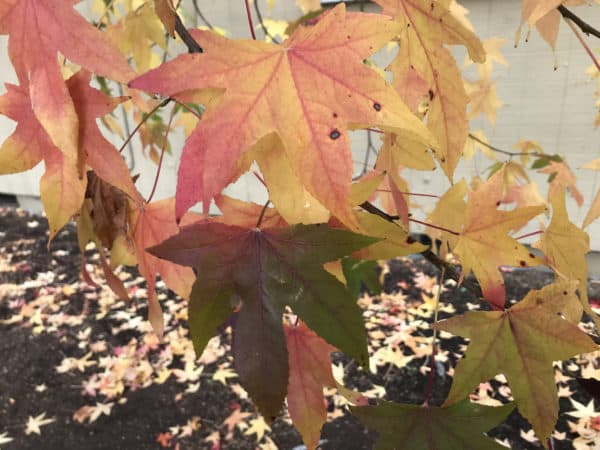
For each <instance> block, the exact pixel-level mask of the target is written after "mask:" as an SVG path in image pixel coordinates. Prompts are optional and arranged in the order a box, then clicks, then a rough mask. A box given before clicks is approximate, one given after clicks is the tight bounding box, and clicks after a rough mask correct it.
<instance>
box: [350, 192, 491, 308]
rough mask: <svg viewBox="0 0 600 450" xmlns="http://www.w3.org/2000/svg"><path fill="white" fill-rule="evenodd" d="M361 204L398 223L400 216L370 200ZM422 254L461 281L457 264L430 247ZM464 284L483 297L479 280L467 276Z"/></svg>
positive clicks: (476, 294)
mask: <svg viewBox="0 0 600 450" xmlns="http://www.w3.org/2000/svg"><path fill="white" fill-rule="evenodd" d="M359 206H360V207H361V208H362V209H364V210H365V211H367V212H368V213H370V214H374V215H376V216H379V217H381V218H382V219H385V220H387V221H388V222H392V223H396V220H398V216H390V215H389V214H388V213H386V212H385V211H382V210H381V209H379V208H378V207H377V206H375V205H374V204H372V203H370V202H363V203H361V204H360V205H359ZM421 255H423V257H424V258H425V259H426V260H428V261H429V262H430V263H431V264H433V265H434V266H436V267H437V268H438V269H439V270H440V271H442V270H443V271H444V272H445V273H446V276H447V277H448V278H451V279H453V280H454V281H456V282H457V283H459V282H461V272H460V271H459V270H457V269H456V266H455V265H454V264H451V263H449V262H446V261H444V260H443V259H441V258H440V257H439V256H437V255H436V254H435V253H433V252H432V251H431V249H430V248H429V249H427V250H425V251H424V252H421ZM462 286H463V287H464V288H466V289H467V290H468V291H470V292H471V293H472V294H473V295H475V296H476V297H477V298H483V293H482V292H481V287H480V286H479V284H478V283H477V282H472V281H470V280H467V279H466V278H462Z"/></svg>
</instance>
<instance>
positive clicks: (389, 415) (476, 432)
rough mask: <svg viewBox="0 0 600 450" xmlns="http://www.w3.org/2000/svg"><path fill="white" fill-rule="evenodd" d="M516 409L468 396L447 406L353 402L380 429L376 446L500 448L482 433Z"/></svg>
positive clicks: (383, 448) (354, 410)
mask: <svg viewBox="0 0 600 450" xmlns="http://www.w3.org/2000/svg"><path fill="white" fill-rule="evenodd" d="M513 409H514V405H513V404H512V403H509V404H507V405H503V406H500V407H491V406H484V405H478V404H475V403H471V402H470V401H469V400H468V399H467V400H463V401H461V402H459V403H456V404H454V405H452V406H448V407H443V408H439V407H435V406H419V405H408V404H401V403H392V402H382V403H381V404H379V405H377V406H351V407H350V410H351V411H352V414H354V415H355V416H356V417H358V419H359V420H360V421H361V422H362V423H364V424H365V425H366V426H367V427H369V428H372V429H374V430H376V431H377V432H379V439H378V440H377V443H376V445H375V450H392V449H394V450H396V449H397V450H400V449H406V450H438V449H444V450H501V449H503V448H505V447H503V446H502V445H500V444H497V443H496V442H494V441H493V440H492V439H490V438H488V437H487V436H485V435H484V434H483V433H485V432H486V431H489V430H490V429H492V428H494V427H495V426H497V425H499V424H500V422H502V421H503V420H504V419H505V418H506V416H508V415H509V414H510V412H511V411H512V410H513Z"/></svg>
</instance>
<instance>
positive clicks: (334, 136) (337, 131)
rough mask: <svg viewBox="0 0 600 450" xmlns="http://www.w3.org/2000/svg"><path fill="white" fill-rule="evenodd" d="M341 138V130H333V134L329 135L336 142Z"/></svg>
mask: <svg viewBox="0 0 600 450" xmlns="http://www.w3.org/2000/svg"><path fill="white" fill-rule="evenodd" d="M340 136H341V133H340V132H339V130H337V129H335V130H332V131H331V133H329V137H330V138H331V139H333V140H334V141H335V140H336V139H338V138H339V137H340Z"/></svg>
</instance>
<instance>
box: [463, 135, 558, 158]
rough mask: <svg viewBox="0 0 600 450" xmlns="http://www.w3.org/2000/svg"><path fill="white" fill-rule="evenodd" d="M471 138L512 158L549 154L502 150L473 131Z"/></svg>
mask: <svg viewBox="0 0 600 450" xmlns="http://www.w3.org/2000/svg"><path fill="white" fill-rule="evenodd" d="M469 138H470V139H473V140H474V141H476V142H479V143H480V144H481V145H483V146H484V147H487V148H489V149H490V150H492V151H493V152H496V153H502V154H503V155H507V156H510V157H511V158H512V157H513V156H547V155H545V154H544V153H539V152H510V151H508V150H502V149H501V148H498V147H494V146H493V145H491V144H488V143H487V142H485V141H484V140H481V139H479V138H478V137H477V136H475V135H474V134H472V133H469Z"/></svg>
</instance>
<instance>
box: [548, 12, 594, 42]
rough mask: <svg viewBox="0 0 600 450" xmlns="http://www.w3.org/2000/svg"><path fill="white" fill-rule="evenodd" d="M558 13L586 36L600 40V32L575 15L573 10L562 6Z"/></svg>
mask: <svg viewBox="0 0 600 450" xmlns="http://www.w3.org/2000/svg"><path fill="white" fill-rule="evenodd" d="M557 9H558V12H559V13H560V14H561V15H562V16H563V17H564V18H565V19H569V20H572V21H573V23H574V24H575V25H577V26H578V27H579V29H580V30H581V31H582V32H583V33H585V34H586V35H588V36H589V35H592V36H595V37H597V38H598V39H600V31H598V30H597V29H596V28H594V27H593V26H591V25H590V24H589V23H587V22H585V21H584V20H583V19H582V18H581V17H579V16H578V15H576V14H575V13H573V12H572V11H571V10H569V9H567V8H566V7H564V6H563V5H560V6H559V7H558V8H557Z"/></svg>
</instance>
